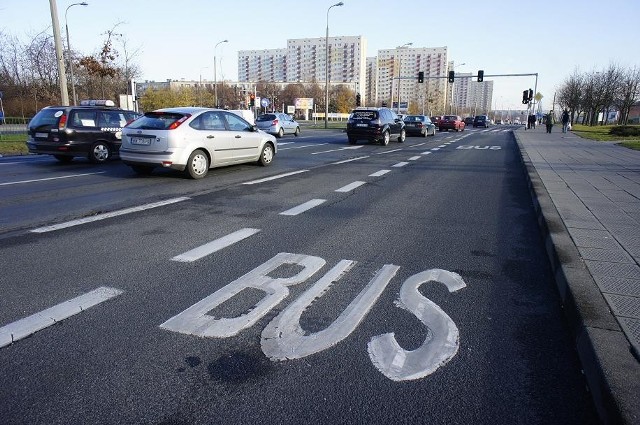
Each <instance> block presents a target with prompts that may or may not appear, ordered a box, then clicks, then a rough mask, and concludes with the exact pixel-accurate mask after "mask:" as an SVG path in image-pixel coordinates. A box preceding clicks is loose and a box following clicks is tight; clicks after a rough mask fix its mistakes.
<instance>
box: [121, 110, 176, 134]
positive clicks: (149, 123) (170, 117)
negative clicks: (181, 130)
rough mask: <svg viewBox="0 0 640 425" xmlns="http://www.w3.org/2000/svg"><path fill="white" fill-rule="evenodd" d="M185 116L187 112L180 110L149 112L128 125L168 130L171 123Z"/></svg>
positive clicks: (130, 126)
mask: <svg viewBox="0 0 640 425" xmlns="http://www.w3.org/2000/svg"><path fill="white" fill-rule="evenodd" d="M184 116H185V114H181V113H179V112H147V113H146V114H144V115H143V116H142V117H140V118H138V119H137V120H135V121H133V122H131V123H129V125H128V126H127V127H128V128H138V129H142V130H166V129H168V128H169V126H170V125H171V124H173V123H174V122H176V121H178V120H180V119H182V118H183V117H184Z"/></svg>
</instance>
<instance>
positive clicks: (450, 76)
mask: <svg viewBox="0 0 640 425" xmlns="http://www.w3.org/2000/svg"><path fill="white" fill-rule="evenodd" d="M455 79H456V75H455V73H454V72H453V71H449V82H450V83H453V82H454V81H455Z"/></svg>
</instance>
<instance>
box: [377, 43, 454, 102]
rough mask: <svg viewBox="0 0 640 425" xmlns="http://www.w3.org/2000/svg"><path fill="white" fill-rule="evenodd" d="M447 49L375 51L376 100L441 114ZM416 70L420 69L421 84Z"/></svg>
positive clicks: (444, 99)
mask: <svg viewBox="0 0 640 425" xmlns="http://www.w3.org/2000/svg"><path fill="white" fill-rule="evenodd" d="M447 68H448V67H447V48H446V47H435V48H427V47H422V48H410V47H409V46H401V47H397V48H395V49H384V50H379V51H378V69H377V83H376V87H377V98H376V99H377V103H382V102H386V103H387V104H388V105H389V106H396V107H397V103H394V102H398V99H400V105H401V109H400V111H401V112H405V109H404V108H402V105H403V104H404V103H406V104H407V105H410V104H415V105H418V108H419V109H420V110H421V111H422V110H424V112H425V113H426V114H431V113H444V108H445V102H446V98H447V95H446V93H447V88H448V86H447V79H446V78H433V77H445V76H446V73H447ZM418 72H424V78H425V80H424V83H418Z"/></svg>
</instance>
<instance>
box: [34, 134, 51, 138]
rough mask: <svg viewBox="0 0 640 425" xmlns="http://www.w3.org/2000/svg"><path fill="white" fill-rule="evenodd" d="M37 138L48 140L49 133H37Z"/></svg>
mask: <svg viewBox="0 0 640 425" xmlns="http://www.w3.org/2000/svg"><path fill="white" fill-rule="evenodd" d="M36 137H39V138H45V139H46V138H47V137H49V135H48V134H47V133H36Z"/></svg>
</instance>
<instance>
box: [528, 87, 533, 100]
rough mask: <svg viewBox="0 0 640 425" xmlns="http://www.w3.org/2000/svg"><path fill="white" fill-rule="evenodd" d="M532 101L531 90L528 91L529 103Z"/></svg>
mask: <svg viewBox="0 0 640 425" xmlns="http://www.w3.org/2000/svg"><path fill="white" fill-rule="evenodd" d="M532 100H533V90H531V89H529V102H531V101H532Z"/></svg>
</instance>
